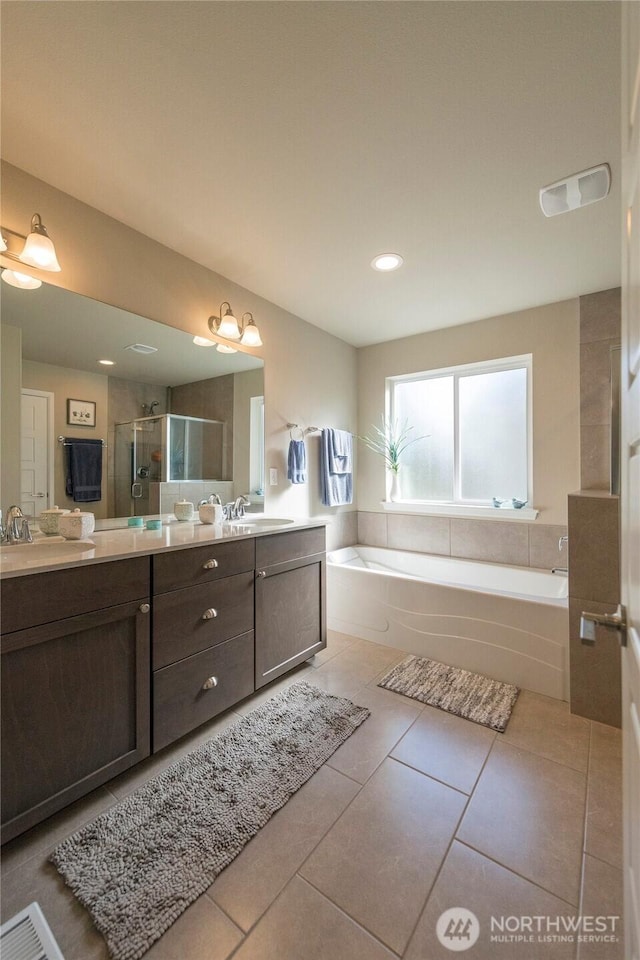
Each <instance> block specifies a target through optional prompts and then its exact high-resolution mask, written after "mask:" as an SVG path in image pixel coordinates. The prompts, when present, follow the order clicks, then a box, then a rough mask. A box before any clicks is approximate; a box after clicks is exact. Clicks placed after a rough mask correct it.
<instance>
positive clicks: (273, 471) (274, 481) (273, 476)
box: [269, 467, 278, 487]
mask: <svg viewBox="0 0 640 960" xmlns="http://www.w3.org/2000/svg"><path fill="white" fill-rule="evenodd" d="M269 483H270V484H271V486H272V487H277V486H278V468H277V467H270V468H269Z"/></svg>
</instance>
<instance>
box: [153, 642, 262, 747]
mask: <svg viewBox="0 0 640 960" xmlns="http://www.w3.org/2000/svg"><path fill="white" fill-rule="evenodd" d="M253 675H254V661H253V631H252V630H250V631H249V632H248V633H245V634H243V635H242V636H241V637H235V638H234V639H233V640H227V641H225V642H224V643H220V644H218V645H217V646H215V647H211V648H210V649H209V650H204V651H203V652H202V653H196V654H194V656H192V657H187V659H186V660H181V661H180V662H179V663H174V664H172V665H171V666H169V667H163V668H162V670H157V671H156V672H155V673H154V675H153V752H154V753H157V751H158V750H161V749H162V748H163V747H166V746H167V744H169V743H172V742H173V741H174V740H177V739H178V738H179V737H182V736H184V734H185V733H188V732H189V731H190V730H193V729H194V728H195V727H198V726H200V724H201V723H204V722H205V721H206V720H210V719H211V718H212V717H215V716H216V714H218V713H222V711H223V710H226V709H228V708H229V707H231V706H233V704H234V703H237V702H238V701H239V700H243V699H244V698H245V697H248V696H249V694H250V693H253V690H254V684H253ZM210 678H215V679H216V681H217V683H216V685H215V686H213V685H211V686H210V687H209V688H208V689H206V688H205V684H206V682H207V681H208V680H209V679H210Z"/></svg>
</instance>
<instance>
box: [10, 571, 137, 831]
mask: <svg viewBox="0 0 640 960" xmlns="http://www.w3.org/2000/svg"><path fill="white" fill-rule="evenodd" d="M149 597H150V582H149V557H140V558H134V559H127V560H121V561H117V562H110V563H105V564H100V565H96V566H94V565H91V566H85V567H75V568H72V569H67V570H60V571H54V572H51V573H41V574H33V575H30V576H25V577H17V578H12V579H7V580H4V581H3V583H2V605H3V631H4V632H3V635H2V676H1V683H2V841H3V842H5V841H7V840H10V839H11V838H13V837H14V836H17V835H18V834H19V833H22V832H23V831H24V830H27V829H28V828H29V827H31V826H33V825H34V824H36V823H38V822H40V821H41V820H43V819H44V818H45V817H47V816H50V815H51V814H52V813H54V812H55V811H57V810H60V809H61V808H62V807H64V806H66V805H67V804H69V803H71V802H72V801H73V800H76V799H77V798H78V797H81V796H83V795H84V794H86V793H88V792H89V791H90V790H92V789H94V788H95V787H97V786H99V785H100V784H102V783H105V782H106V781H107V780H109V779H111V777H114V776H116V775H117V774H118V773H121V772H122V771H123V770H126V769H127V768H128V767H131V766H133V765H134V764H135V763H137V762H138V761H139V760H142V759H143V758H144V757H146V756H148V755H149V749H150V744H149V686H150V685H149V638H150V622H151V617H150V599H149ZM70 613H71V614H73V615H72V616H69V614H70Z"/></svg>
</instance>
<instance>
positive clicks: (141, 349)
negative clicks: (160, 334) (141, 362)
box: [124, 343, 158, 354]
mask: <svg viewBox="0 0 640 960" xmlns="http://www.w3.org/2000/svg"><path fill="white" fill-rule="evenodd" d="M124 349H125V350H133V352H134V353H142V354H148V353H157V352H158V348H157V347H150V346H149V344H148V343H130V344H129V346H128V347H125V348H124Z"/></svg>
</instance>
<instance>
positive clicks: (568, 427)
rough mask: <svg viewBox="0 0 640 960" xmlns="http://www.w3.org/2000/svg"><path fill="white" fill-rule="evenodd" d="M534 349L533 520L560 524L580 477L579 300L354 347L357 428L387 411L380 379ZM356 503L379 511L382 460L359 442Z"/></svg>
mask: <svg viewBox="0 0 640 960" xmlns="http://www.w3.org/2000/svg"><path fill="white" fill-rule="evenodd" d="M525 353H531V354H532V355H533V442H534V449H533V464H534V474H533V491H534V492H533V499H534V503H533V506H535V507H537V508H538V509H539V510H540V516H539V520H538V522H540V523H543V524H565V523H566V522H567V495H568V494H569V493H570V492H573V491H574V490H576V489H577V487H578V485H579V483H580V370H579V311H578V300H577V299H576V300H566V301H564V302H562V303H552V304H549V305H548V306H544V307H537V308H535V309H532V310H523V311H521V312H518V313H512V314H507V315H506V316H501V317H492V318H490V319H487V320H480V321H477V322H476V323H467V324H464V325H462V326H459V327H450V328H448V329H446V330H436V331H434V332H432V333H425V334H420V335H418V336H414V337H406V338H405V339H402V340H393V341H391V342H389V343H381V344H378V345H376V346H372V347H364V348H362V349H361V350H359V351H358V382H359V385H360V388H359V397H358V414H359V415H358V424H359V425H358V431H359V433H360V434H364V433H366V432H367V431H368V430H369V428H370V426H371V424H375V423H379V422H380V416H381V414H383V413H384V404H385V378H386V377H391V376H397V375H400V374H405V373H417V372H419V371H421V370H430V369H437V368H439V367H448V366H453V365H455V364H463V363H474V362H478V361H481V360H490V359H494V358H497V357H509V356H518V355H519V354H525ZM358 481H359V494H358V507H359V509H360V510H364V511H374V512H375V511H379V510H381V509H382V508H381V505H380V501H381V500H383V499H384V496H385V473H384V467H383V464H382V461H381V459H380V458H379V457H376V456H375V454H372V453H370V452H369V451H367V450H366V449H364V447H363V446H362V444H360V447H359V470H358Z"/></svg>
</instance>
